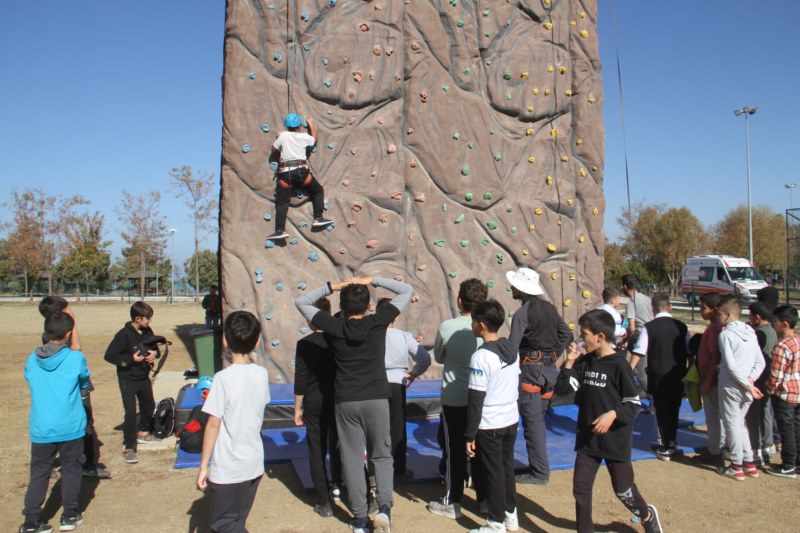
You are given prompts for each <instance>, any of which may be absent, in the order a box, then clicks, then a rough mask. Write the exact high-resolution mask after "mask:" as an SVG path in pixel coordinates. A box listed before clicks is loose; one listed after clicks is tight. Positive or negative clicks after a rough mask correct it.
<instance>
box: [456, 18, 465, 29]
mask: <svg viewBox="0 0 800 533" xmlns="http://www.w3.org/2000/svg"><path fill="white" fill-rule="evenodd" d="M456 26H458V27H459V28H463V27H464V21H463V20H461V19H458V20H457V21H456Z"/></svg>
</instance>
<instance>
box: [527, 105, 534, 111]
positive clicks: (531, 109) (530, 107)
mask: <svg viewBox="0 0 800 533" xmlns="http://www.w3.org/2000/svg"><path fill="white" fill-rule="evenodd" d="M528 113H533V106H532V105H529V106H528Z"/></svg>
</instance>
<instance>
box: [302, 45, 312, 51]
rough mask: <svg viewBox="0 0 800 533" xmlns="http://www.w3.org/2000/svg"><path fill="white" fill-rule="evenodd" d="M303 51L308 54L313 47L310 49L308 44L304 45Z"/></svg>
mask: <svg viewBox="0 0 800 533" xmlns="http://www.w3.org/2000/svg"><path fill="white" fill-rule="evenodd" d="M303 50H305V51H306V52H308V51H309V50H311V47H310V46H308V45H307V44H304V45H303Z"/></svg>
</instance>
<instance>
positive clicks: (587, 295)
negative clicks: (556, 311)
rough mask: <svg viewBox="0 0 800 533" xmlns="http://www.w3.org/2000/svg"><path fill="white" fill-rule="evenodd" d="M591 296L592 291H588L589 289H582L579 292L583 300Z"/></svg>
mask: <svg viewBox="0 0 800 533" xmlns="http://www.w3.org/2000/svg"><path fill="white" fill-rule="evenodd" d="M591 297H592V293H591V292H589V291H583V292H582V293H581V298H583V299H584V300H588V299H589V298H591Z"/></svg>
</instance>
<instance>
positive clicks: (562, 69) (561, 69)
mask: <svg viewBox="0 0 800 533" xmlns="http://www.w3.org/2000/svg"><path fill="white" fill-rule="evenodd" d="M558 71H559V72H560V73H561V74H564V73H565V72H566V71H567V67H565V66H564V65H561V66H560V67H558Z"/></svg>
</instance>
